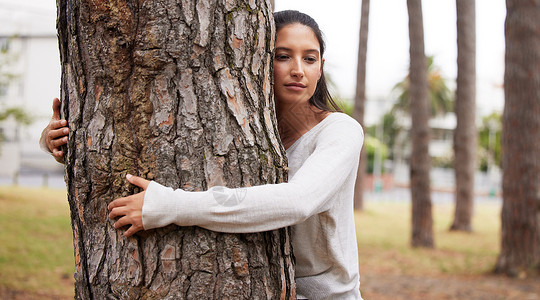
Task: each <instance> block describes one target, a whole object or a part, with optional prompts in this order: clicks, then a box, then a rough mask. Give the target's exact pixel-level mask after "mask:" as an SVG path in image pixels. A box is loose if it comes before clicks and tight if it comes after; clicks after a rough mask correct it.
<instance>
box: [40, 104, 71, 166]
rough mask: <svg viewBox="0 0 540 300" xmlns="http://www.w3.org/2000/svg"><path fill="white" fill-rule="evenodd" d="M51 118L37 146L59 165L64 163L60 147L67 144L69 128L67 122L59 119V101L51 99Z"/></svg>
mask: <svg viewBox="0 0 540 300" xmlns="http://www.w3.org/2000/svg"><path fill="white" fill-rule="evenodd" d="M52 110H53V116H52V118H51V121H50V122H49V125H47V127H45V129H43V132H42V133H41V138H40V140H39V144H40V145H41V148H42V149H43V150H45V151H48V152H49V153H51V154H52V156H53V157H54V159H55V160H56V161H57V162H59V163H62V164H63V163H64V152H63V151H62V150H61V149H62V148H61V147H62V146H63V145H65V144H66V143H67V140H68V134H69V128H68V127H67V121H66V120H63V119H60V100H59V99H58V98H54V99H53V104H52Z"/></svg>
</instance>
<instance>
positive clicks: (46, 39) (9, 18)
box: [0, 0, 63, 181]
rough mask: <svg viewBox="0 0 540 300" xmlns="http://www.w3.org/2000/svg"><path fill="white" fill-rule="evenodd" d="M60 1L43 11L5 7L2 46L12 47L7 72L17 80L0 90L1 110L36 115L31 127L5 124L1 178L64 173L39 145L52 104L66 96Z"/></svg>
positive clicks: (1, 9)
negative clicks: (13, 109) (58, 21)
mask: <svg viewBox="0 0 540 300" xmlns="http://www.w3.org/2000/svg"><path fill="white" fill-rule="evenodd" d="M55 9H56V6H55V3H54V1H50V0H44V1H43V2H40V3H39V5H29V4H25V2H8V3H2V5H1V6H0V45H8V47H9V53H10V54H9V58H10V59H9V60H8V62H7V63H6V64H7V66H2V69H1V70H2V71H4V70H5V71H6V72H9V73H10V74H14V75H15V78H14V79H12V80H10V82H9V83H8V85H7V86H5V87H3V88H2V90H0V109H5V108H7V107H21V108H23V109H25V110H26V111H27V112H29V113H30V114H31V116H32V117H33V120H34V122H33V123H32V124H31V125H30V126H26V127H22V126H18V125H17V124H15V122H13V121H12V120H7V121H4V122H2V123H0V130H2V132H3V134H4V137H5V141H4V143H3V144H2V146H1V153H0V165H1V168H0V178H3V180H4V181H5V180H6V177H11V178H13V176H16V175H17V174H21V175H22V174H26V175H28V176H41V175H43V174H49V173H56V174H58V173H59V172H60V173H61V172H62V169H63V168H62V166H61V165H59V164H58V163H56V162H55V161H54V160H53V159H52V158H51V157H50V156H49V155H48V154H47V153H45V152H43V151H42V150H41V149H40V148H39V145H38V141H39V137H40V135H41V131H42V130H43V128H44V127H45V126H46V125H47V123H48V122H49V120H50V117H51V102H52V99H53V98H54V97H58V96H59V94H60V76H61V71H60V56H59V50H58V41H57V37H56V28H55V26H56V20H55V16H56V13H55Z"/></svg>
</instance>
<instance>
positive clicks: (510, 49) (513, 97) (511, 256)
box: [496, 0, 540, 277]
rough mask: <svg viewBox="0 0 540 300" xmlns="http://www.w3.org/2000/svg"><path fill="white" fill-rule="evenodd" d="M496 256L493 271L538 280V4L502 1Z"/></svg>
mask: <svg viewBox="0 0 540 300" xmlns="http://www.w3.org/2000/svg"><path fill="white" fill-rule="evenodd" d="M506 9H507V15H506V24H505V36H506V59H505V60H506V62H505V65H506V67H505V73H504V96H505V105H504V113H503V137H502V149H503V179H502V181H503V182H502V184H503V186H502V190H503V207H502V213H501V219H502V227H501V253H500V255H499V258H498V261H497V267H496V271H497V272H499V273H505V274H508V275H510V276H519V277H525V276H529V275H534V274H536V275H538V274H540V177H539V174H540V130H539V128H540V35H539V34H538V33H539V32H540V23H539V22H538V20H540V3H539V2H538V1H509V0H508V1H506Z"/></svg>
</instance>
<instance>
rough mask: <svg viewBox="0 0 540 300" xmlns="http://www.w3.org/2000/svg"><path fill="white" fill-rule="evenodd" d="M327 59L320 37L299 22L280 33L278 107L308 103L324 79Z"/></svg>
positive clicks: (276, 64) (276, 75) (276, 60)
mask: <svg viewBox="0 0 540 300" xmlns="http://www.w3.org/2000/svg"><path fill="white" fill-rule="evenodd" d="M323 64H324V60H323V59H322V58H321V53H320V45H319V41H318V40H317V37H316V36H315V34H314V33H313V31H312V30H311V28H309V27H308V26H305V25H302V24H299V23H295V24H290V25H287V26H285V27H283V28H281V29H280V30H279V31H278V32H277V37H276V49H275V56H274V96H275V98H276V100H277V102H278V104H282V105H290V104H300V103H307V102H308V101H309V99H310V98H311V96H313V93H315V88H316V87H317V81H318V80H319V78H321V74H322V67H323Z"/></svg>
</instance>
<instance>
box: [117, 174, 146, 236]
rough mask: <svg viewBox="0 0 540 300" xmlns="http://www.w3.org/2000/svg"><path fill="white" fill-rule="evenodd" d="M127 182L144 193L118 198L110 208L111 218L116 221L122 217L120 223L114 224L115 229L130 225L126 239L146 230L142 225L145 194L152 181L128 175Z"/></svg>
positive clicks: (125, 233)
mask: <svg viewBox="0 0 540 300" xmlns="http://www.w3.org/2000/svg"><path fill="white" fill-rule="evenodd" d="M126 178H127V180H128V181H129V182H130V183H131V184H134V185H136V186H138V187H140V188H142V189H143V190H144V191H142V192H140V193H138V194H134V195H131V196H128V197H124V198H118V199H116V200H114V201H113V202H111V203H110V204H109V206H108V208H109V210H110V211H111V212H110V213H109V218H110V219H114V218H117V217H120V218H119V219H118V221H116V222H115V223H114V228H116V229H118V228H121V227H124V226H127V225H130V227H129V228H128V230H126V232H124V235H125V236H126V237H128V236H132V235H133V234H135V233H136V232H138V231H140V230H144V227H143V223H142V207H143V203H144V193H145V191H146V188H147V187H148V184H150V181H148V180H146V179H143V178H141V177H137V176H133V175H129V174H128V175H126Z"/></svg>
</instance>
